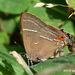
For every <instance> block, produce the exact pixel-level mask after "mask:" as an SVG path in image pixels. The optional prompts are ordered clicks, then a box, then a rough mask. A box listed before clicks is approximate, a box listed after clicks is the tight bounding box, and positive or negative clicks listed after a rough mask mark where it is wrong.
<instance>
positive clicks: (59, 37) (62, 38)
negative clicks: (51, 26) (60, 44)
mask: <svg viewBox="0 0 75 75" xmlns="http://www.w3.org/2000/svg"><path fill="white" fill-rule="evenodd" d="M57 39H58V40H62V41H63V40H64V39H65V37H64V36H62V35H61V36H58V37H57Z"/></svg>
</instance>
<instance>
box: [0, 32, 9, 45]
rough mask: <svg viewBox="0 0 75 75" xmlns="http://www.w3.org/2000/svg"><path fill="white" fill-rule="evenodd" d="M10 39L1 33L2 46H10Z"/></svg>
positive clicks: (0, 41)
mask: <svg viewBox="0 0 75 75" xmlns="http://www.w3.org/2000/svg"><path fill="white" fill-rule="evenodd" d="M8 43H9V37H8V34H7V33H6V32H0V44H8Z"/></svg>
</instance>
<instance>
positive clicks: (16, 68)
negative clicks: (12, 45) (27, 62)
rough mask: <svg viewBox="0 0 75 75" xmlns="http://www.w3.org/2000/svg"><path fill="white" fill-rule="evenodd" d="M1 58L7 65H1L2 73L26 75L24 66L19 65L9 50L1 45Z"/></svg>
mask: <svg viewBox="0 0 75 75" xmlns="http://www.w3.org/2000/svg"><path fill="white" fill-rule="evenodd" d="M0 57H1V58H2V59H3V63H4V64H5V66H3V65H1V64H0V65H1V66H0V68H2V69H0V71H2V72H3V73H7V74H6V75H8V72H9V71H10V72H11V74H10V73H9V74H10V75H26V72H25V71H24V69H23V68H22V66H21V65H20V64H18V62H17V61H16V60H15V58H13V57H12V56H11V55H10V54H9V53H8V50H7V49H6V47H5V46H3V45H0ZM7 67H8V68H7ZM5 70H6V71H7V72H6V71H5ZM4 75H5V74H4Z"/></svg>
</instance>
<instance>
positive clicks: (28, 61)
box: [26, 54, 33, 66]
mask: <svg viewBox="0 0 75 75" xmlns="http://www.w3.org/2000/svg"><path fill="white" fill-rule="evenodd" d="M26 57H27V64H28V66H31V65H33V62H32V60H30V57H29V56H28V55H27V54H26Z"/></svg>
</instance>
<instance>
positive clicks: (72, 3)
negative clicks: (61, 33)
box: [66, 0, 75, 10]
mask: <svg viewBox="0 0 75 75" xmlns="http://www.w3.org/2000/svg"><path fill="white" fill-rule="evenodd" d="M66 2H67V4H68V6H69V7H71V8H73V9H74V10H75V0H66Z"/></svg>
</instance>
